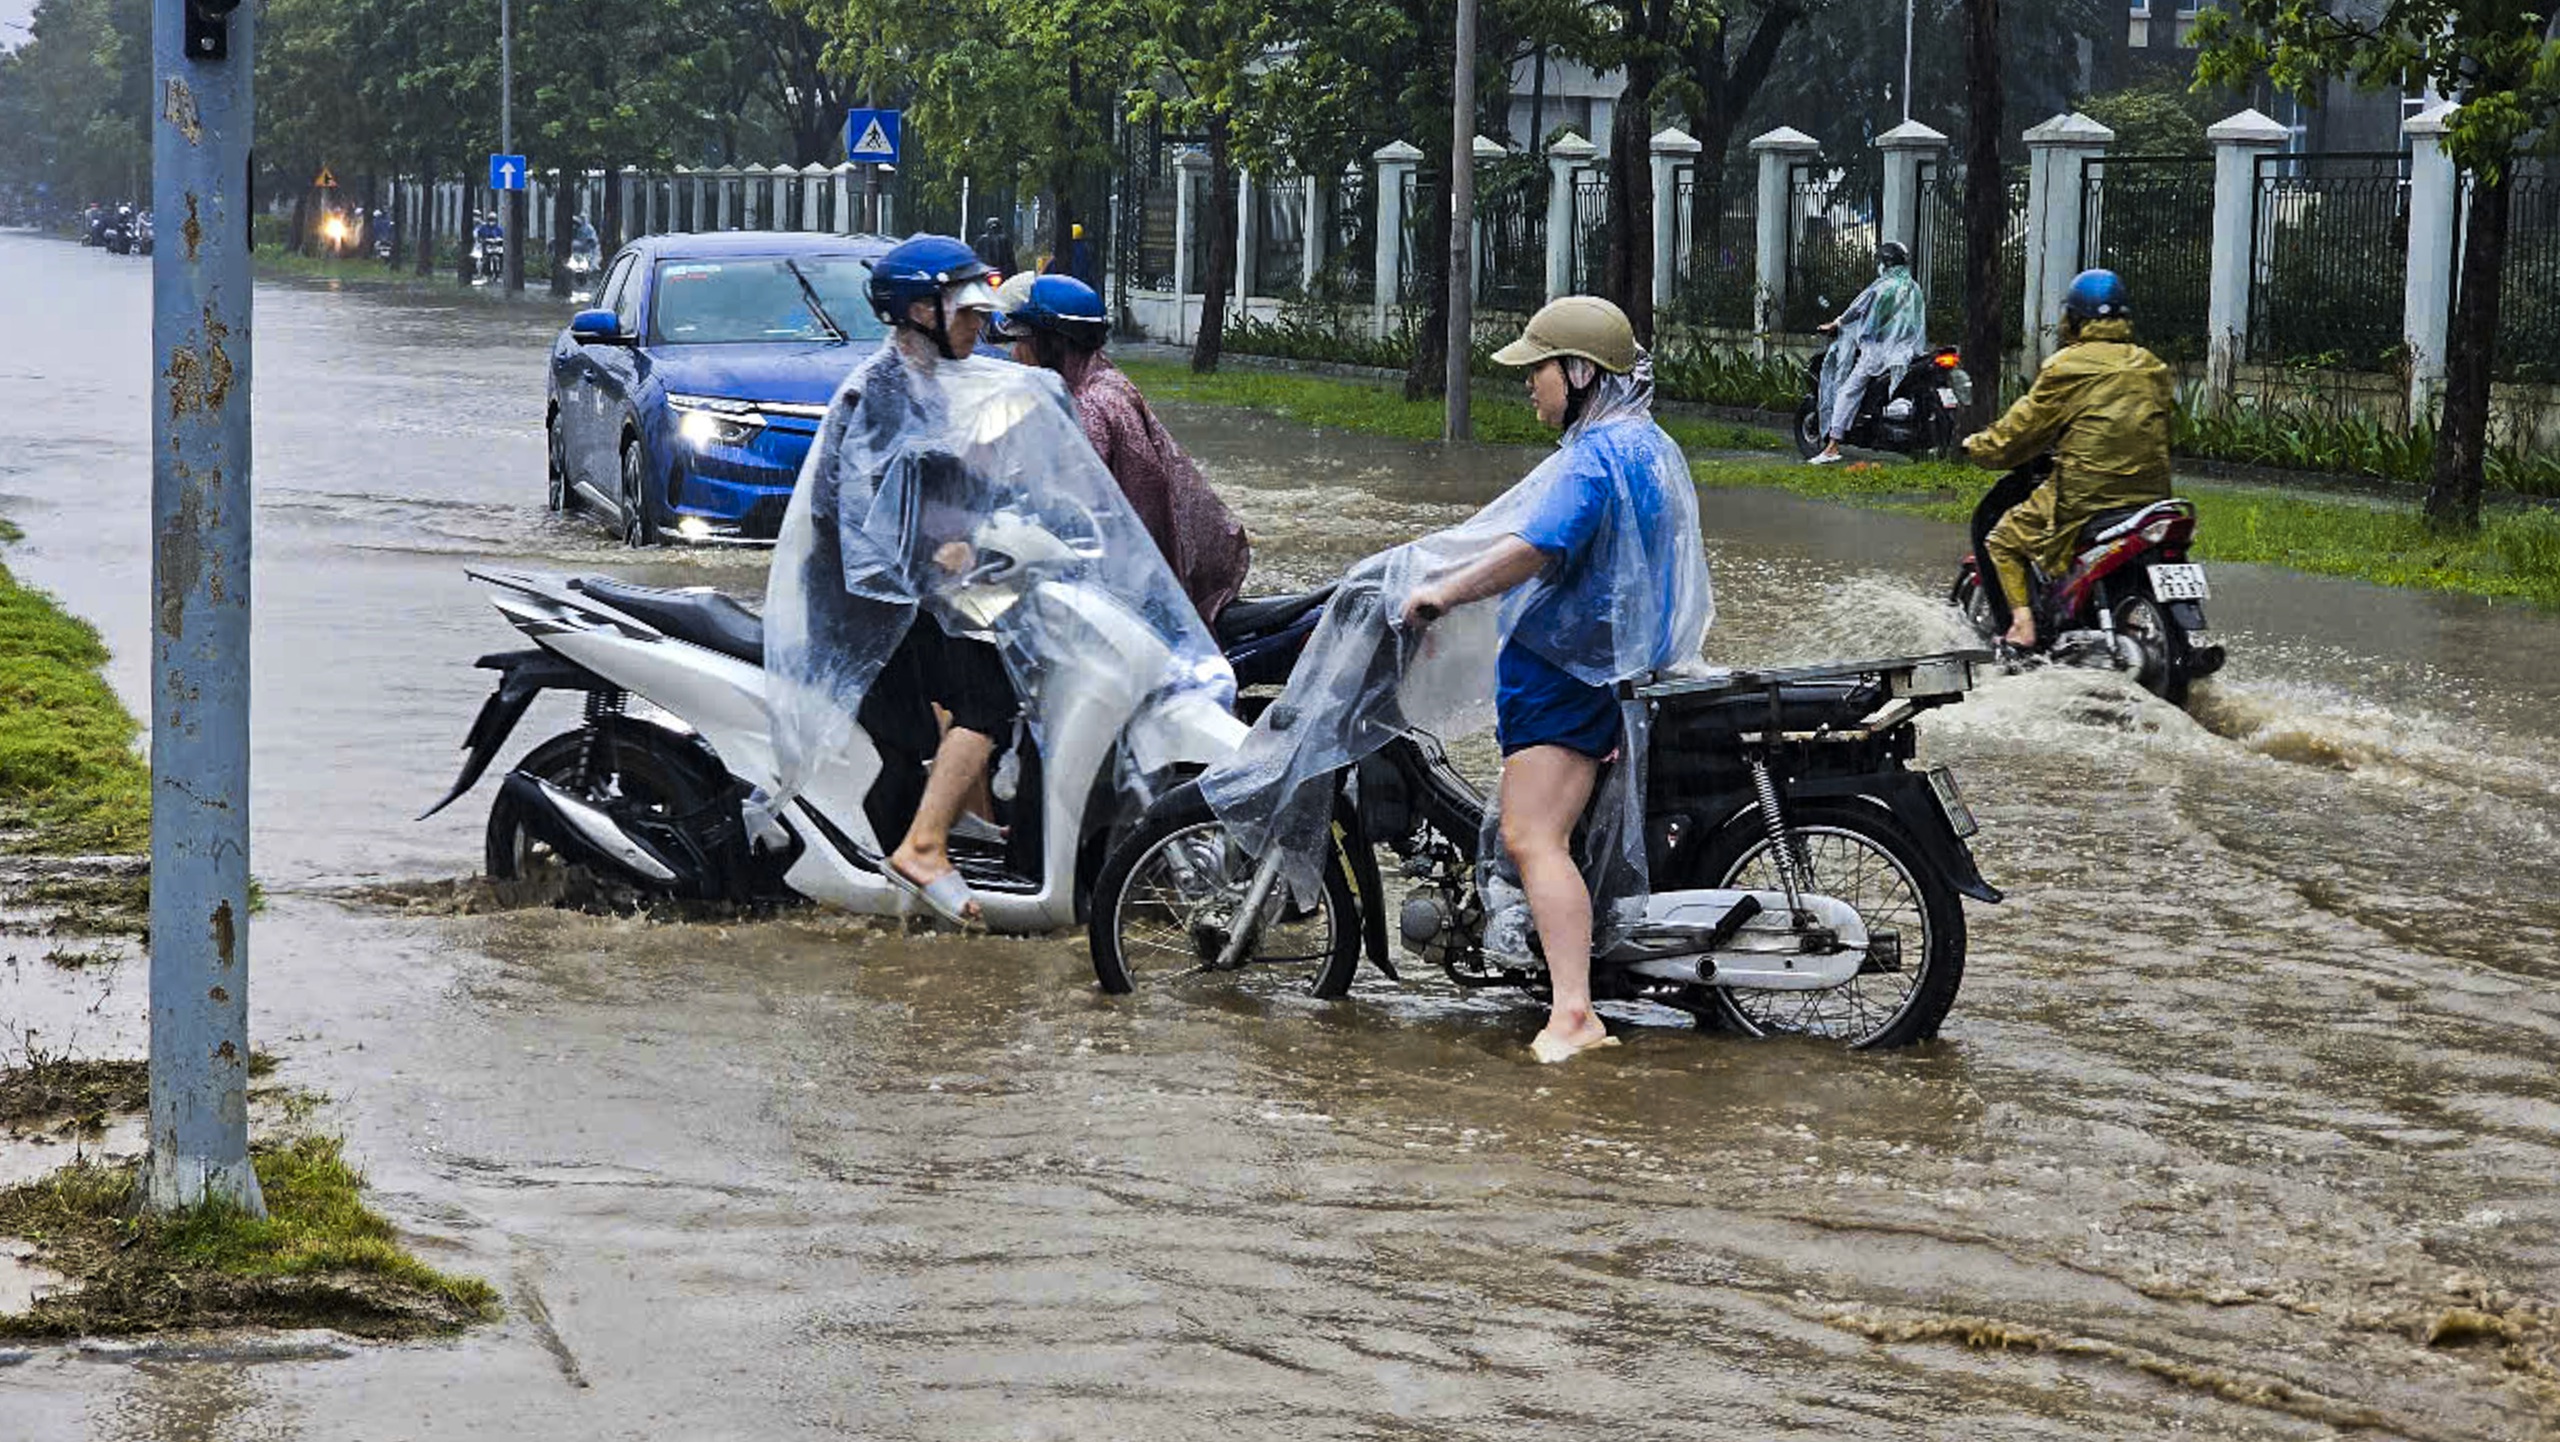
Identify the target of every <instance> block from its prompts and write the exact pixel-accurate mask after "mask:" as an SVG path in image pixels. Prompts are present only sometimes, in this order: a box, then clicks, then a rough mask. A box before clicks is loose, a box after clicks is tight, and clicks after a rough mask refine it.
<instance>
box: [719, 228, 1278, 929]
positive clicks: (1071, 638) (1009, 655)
mask: <svg viewBox="0 0 2560 1442" xmlns="http://www.w3.org/2000/svg"><path fill="white" fill-rule="evenodd" d="M985 274H986V267H985V266H984V264H983V263H981V262H980V261H979V260H978V259H977V257H976V256H975V255H974V254H973V253H971V251H970V250H969V248H968V247H967V246H965V245H963V244H961V243H960V242H959V241H958V240H954V239H949V238H946V237H940V236H919V237H916V238H914V239H911V240H909V241H907V242H905V243H904V244H902V245H899V246H897V247H896V248H894V249H892V250H890V251H889V252H888V253H887V254H885V255H883V256H882V257H880V259H879V260H877V261H875V262H873V265H872V275H871V299H872V303H873V305H874V307H875V308H876V309H878V310H879V311H880V312H881V316H882V319H884V320H886V321H888V322H889V323H890V325H891V330H890V333H889V336H888V338H887V339H886V340H885V341H883V342H882V343H881V346H880V349H879V350H878V351H876V352H874V353H873V354H872V355H871V357H870V358H869V359H867V360H865V361H863V362H862V363H861V364H860V365H858V366H856V367H855V368H854V370H853V373H852V374H851V375H849V376H847V377H846V378H845V381H844V384H843V385H842V386H841V387H840V388H838V390H837V392H836V396H835V399H834V400H833V401H832V402H831V403H830V404H829V405H828V407H827V414H826V419H825V420H824V421H823V422H822V423H821V424H820V427H819V431H818V437H817V439H816V441H815V442H813V443H812V444H811V446H810V448H809V456H808V459H807V461H806V462H804V463H803V465H802V467H801V471H800V479H799V482H798V484H797V485H796V486H795V487H794V488H793V490H792V493H791V504H790V507H789V509H788V510H787V511H786V512H785V513H784V516H783V521H782V528H781V531H780V534H779V535H778V536H777V538H776V540H775V545H774V554H773V564H772V570H771V572H770V574H769V576H768V579H767V582H766V595H765V611H764V619H765V702H766V708H767V710H768V712H769V713H770V719H771V721H772V723H773V740H774V754H775V759H776V762H777V769H778V772H779V776H778V780H777V783H776V786H775V789H774V794H773V795H772V796H769V797H766V798H764V799H763V800H762V802H761V803H760V817H770V816H771V815H773V814H775V813H777V812H779V811H780V810H781V808H782V807H783V806H784V805H785V804H787V803H788V802H789V800H790V799H791V798H792V797H793V796H795V795H797V794H798V793H799V791H800V789H801V788H802V787H804V786H805V785H807V783H808V780H809V777H810V776H811V774H812V773H813V772H814V771H815V770H816V769H817V767H818V765H819V764H820V763H821V762H822V761H823V760H825V759H826V758H828V757H830V756H832V755H834V754H837V753H839V752H841V751H842V749H843V748H844V746H845V745H846V743H847V742H848V740H849V739H850V736H851V732H852V728H853V725H854V722H855V719H856V717H857V715H858V716H859V718H860V720H861V723H862V725H863V727H864V729H865V730H866V731H868V732H870V733H871V734H872V736H873V737H874V738H875V740H884V741H891V742H893V743H894V742H895V741H896V738H898V737H900V736H903V737H904V738H906V744H903V745H900V744H888V745H883V746H882V748H881V749H882V751H883V754H884V759H889V760H890V764H892V765H895V764H896V762H895V761H894V760H893V759H891V758H892V756H893V754H894V753H895V752H897V751H900V750H904V751H906V752H908V753H909V754H920V753H923V752H930V753H932V755H933V758H934V759H933V765H932V767H931V769H930V771H929V772H928V773H927V774H926V776H925V778H924V781H923V786H922V793H921V796H920V797H919V798H918V799H916V800H915V802H914V809H913V820H912V821H911V822H906V823H904V824H906V828H907V829H906V832H905V835H904V837H903V838H902V839H901V840H900V842H899V844H898V846H897V847H896V849H895V850H894V851H891V852H890V853H889V854H888V855H887V856H886V857H885V858H884V861H885V865H884V867H883V869H884V871H885V873H886V874H887V875H888V876H889V877H890V878H891V879H892V880H893V881H894V882H896V883H897V884H899V885H900V886H901V887H903V888H905V889H907V890H910V891H912V892H914V893H916V894H917V895H919V896H921V897H922V898H923V900H924V901H925V902H926V904H927V905H929V906H931V907H932V908H933V909H934V910H935V911H936V912H938V913H940V914H941V915H943V916H944V917H945V918H947V919H949V920H952V921H967V920H971V919H973V918H974V916H975V914H976V910H977V903H976V899H975V898H974V897H973V896H971V895H970V892H969V889H968V884H967V883H966V882H965V881H963V880H962V879H961V877H960V875H959V873H958V871H957V870H956V869H954V868H953V866H952V863H951V858H950V855H949V852H948V849H947V843H948V840H949V836H950V832H951V828H952V826H953V825H954V824H955V823H956V822H957V821H958V819H959V817H960V815H961V812H962V810H963V807H964V803H965V802H966V800H967V798H968V797H969V796H970V795H971V794H973V793H975V792H977V791H979V790H980V788H981V787H982V786H983V784H984V782H985V780H986V778H987V773H988V762H989V760H990V759H991V758H992V756H993V755H994V753H995V751H996V749H997V747H998V745H999V743H1001V742H1003V741H1005V740H1006V739H1008V738H1009V737H1010V735H1011V733H1012V729H1013V725H1014V722H1015V720H1016V718H1017V716H1018V715H1019V714H1020V710H1021V703H1020V701H1019V699H1018V698H1019V697H1020V696H1025V695H1035V694H1038V693H1039V691H1040V690H1041V688H1042V686H1043V684H1044V682H1045V681H1048V680H1050V679H1051V678H1052V677H1053V676H1054V675H1055V674H1056V673H1058V672H1059V671H1062V670H1065V669H1067V668H1072V667H1075V666H1077V665H1080V664H1082V665H1110V666H1114V667H1119V666H1123V665H1125V664H1126V663H1125V661H1124V660H1123V659H1122V658H1121V656H1120V654H1119V653H1118V652H1113V653H1112V654H1110V655H1109V656H1105V655H1104V654H1102V649H1103V642H1102V640H1101V638H1099V637H1098V636H1097V634H1096V633H1095V632H1094V631H1093V630H1092V629H1090V628H1089V627H1088V626H1087V625H1084V624H1081V623H1080V622H1079V621H1078V620H1077V618H1076V617H1074V616H1070V615H1066V614H1061V611H1062V608H1060V607H1056V606H1052V605H1049V604H1047V603H1046V602H1045V600H1044V599H1043V597H1042V595H1041V594H1040V593H1038V592H1036V591H1032V590H1030V589H1028V588H1027V587H1024V586H1020V585H1014V584H1009V583H1008V582H1007V581H1006V579H1005V578H1004V577H1003V576H1002V575H1000V574H997V573H998V572H1000V570H1001V568H1002V567H1004V566H1005V565H1007V564H1018V565H1022V566H1027V567H1029V568H1030V574H1031V575H1032V576H1033V578H1034V579H1041V580H1063V581H1072V582H1079V583H1082V585H1083V587H1084V588H1085V589H1084V591H1083V593H1082V594H1085V595H1087V596H1088V597H1090V596H1091V595H1094V594H1099V595H1102V596H1106V597H1108V598H1109V600H1110V604H1111V605H1112V606H1113V607H1116V608H1117V609H1118V611H1119V612H1125V613H1126V615H1127V616H1131V617H1134V618H1136V619H1137V621H1138V622H1139V623H1140V624H1141V626H1142V627H1143V628H1144V629H1145V631H1146V632H1148V633H1150V634H1152V635H1153V637H1154V638H1155V640H1157V641H1158V642H1160V643H1161V645H1162V649H1163V653H1164V655H1165V656H1166V657H1167V658H1168V659H1167V660H1166V661H1165V663H1164V665H1163V670H1162V673H1161V674H1160V675H1155V676H1148V677H1140V678H1136V680H1137V682H1138V684H1139V685H1140V687H1141V688H1142V690H1141V694H1142V695H1144V696H1146V697H1148V698H1149V700H1150V701H1151V702H1152V701H1155V700H1161V699H1163V698H1165V697H1168V696H1171V695H1174V694H1179V693H1187V692H1190V691H1194V690H1200V691H1209V692H1215V693H1216V694H1217V699H1219V700H1220V701H1221V702H1222V703H1224V702H1227V701H1231V700H1232V698H1233V695H1234V685H1235V682H1234V673H1233V672H1232V671H1231V670H1229V668H1228V667H1227V665H1226V662H1225V661H1224V659H1223V658H1222V657H1221V656H1220V655H1219V653H1218V649H1217V645H1216V643H1215V642H1214V641H1212V640H1211V639H1210V637H1209V633H1208V630H1207V628H1206V627H1204V626H1203V625H1202V624H1201V622H1200V618H1199V615H1198V613H1197V612H1195V611H1194V610H1193V609H1192V606H1191V602H1190V600H1189V598H1187V597H1186V596H1185V595H1184V594H1183V591H1182V587H1181V586H1180V585H1179V584H1177V583H1176V582H1175V580H1174V579H1173V574H1172V572H1170V571H1168V570H1167V569H1166V568H1165V564H1164V560H1163V558H1162V557H1161V556H1160V555H1158V554H1157V551H1156V547H1155V543H1154V542H1153V541H1152V540H1150V539H1149V538H1148V535H1147V531H1146V527H1145V526H1144V525H1142V524H1141V523H1140V522H1139V520H1138V517H1137V514H1136V512H1134V511H1132V510H1131V509H1130V508H1129V503H1128V501H1127V499H1126V498H1124V497H1123V496H1122V495H1121V494H1120V488H1119V486H1118V484H1117V483H1115V482H1114V481H1113V480H1112V479H1111V473H1110V472H1109V471H1107V470H1105V469H1103V466H1102V462H1101V460H1100V458H1099V457H1097V456H1095V455H1094V453H1093V448H1092V447H1091V446H1090V445H1088V444H1087V443H1086V442H1085V438H1084V432H1083V429H1082V428H1081V427H1080V426H1079V425H1078V424H1077V421H1076V417H1075V412H1074V409H1073V406H1072V403H1071V402H1070V401H1069V400H1068V397H1067V393H1066V390H1065V388H1064V387H1063V386H1061V385H1060V384H1059V382H1058V378H1057V377H1056V376H1054V375H1051V374H1049V373H1048V372H1045V371H1041V370H1037V369H1034V368H1032V367H1029V366H1020V365H1014V364H1011V363H1009V362H1005V361H999V360H992V359H989V358H986V357H983V356H975V355H972V354H971V352H972V350H973V349H974V347H975V344H976V341H977V337H978V334H979V332H980V331H981V329H982V328H983V324H984V321H985V318H986V315H987V313H988V312H990V311H992V310H993V309H994V307H995V303H996V301H995V295H994V292H993V291H992V290H990V289H989V288H988V286H987V284H986V281H985ZM997 541H1000V542H1001V548H1000V549H993V548H991V547H992V545H993V543H994V542H997ZM1007 596H1019V597H1023V598H1025V599H1020V600H1018V601H1016V602H1015V603H1013V604H1010V605H1001V606H999V605H995V604H991V603H993V602H996V601H999V600H1001V598H1004V597H1007ZM928 701H930V702H931V703H933V704H934V705H937V706H939V707H941V708H942V709H943V710H944V712H945V713H946V714H947V716H948V718H949V725H948V727H947V729H945V730H944V731H943V733H942V734H941V735H940V736H939V738H938V739H937V738H936V737H935V734H934V725H935V723H934V720H933V718H932V716H931V714H930V713H929V712H927V711H925V710H924V705H925V703H926V702H928ZM884 790H886V791H887V792H889V793H891V794H894V793H895V792H896V790H897V782H896V779H895V778H887V779H884V782H883V783H882V785H881V786H875V788H874V796H873V800H874V802H875V803H876V802H877V799H878V798H879V796H880V795H882V794H883V792H884ZM1033 800H1034V804H1036V798H1034V799H1033ZM894 809H895V808H892V811H894ZM880 814H881V809H880V808H879V807H878V806H877V805H876V804H875V805H874V806H873V807H872V808H871V810H870V813H869V814H867V815H865V816H860V817H835V818H831V819H833V820H835V821H836V822H837V824H839V825H841V826H843V827H845V829H846V830H847V831H848V832H850V833H852V834H854V835H855V838H856V840H857V842H858V843H860V844H862V845H864V846H865V847H867V848H869V849H870V850H871V851H872V852H873V854H874V855H875V856H876V855H877V854H878V851H879V843H878V833H877V832H876V831H875V830H874V820H875V818H877V817H878V816H879V815H880ZM888 824H897V823H896V822H891V823H888Z"/></svg>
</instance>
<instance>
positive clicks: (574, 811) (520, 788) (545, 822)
mask: <svg viewBox="0 0 2560 1442" xmlns="http://www.w3.org/2000/svg"><path fill="white" fill-rule="evenodd" d="M500 794H501V795H503V796H507V797H510V798H512V799H513V800H514V801H515V802H516V804H517V805H518V806H520V807H522V808H523V809H524V812H525V817H526V824H527V825H528V826H529V827H530V828H531V829H532V831H533V833H534V834H535V835H536V836H538V837H540V838H541V839H543V840H544V841H547V842H550V843H551V844H552V845H553V846H556V847H558V848H560V850H561V851H562V852H563V853H565V854H566V855H567V856H568V857H569V859H570V860H572V861H576V862H580V863H583V864H585V865H588V866H592V867H597V868H599V869H602V870H607V871H619V872H622V873H624V874H626V875H628V876H631V877H633V878H635V879H637V880H640V881H644V882H649V883H653V884H655V885H659V886H669V885H673V884H674V883H675V881H676V871H675V868H674V867H671V866H669V865H667V863H666V861H665V860H664V859H663V858H661V857H660V856H659V855H658V853H657V852H655V851H653V850H651V849H650V848H649V847H648V846H647V845H645V844H643V843H642V842H641V841H640V840H639V839H638V838H636V837H634V836H632V835H631V833H629V832H627V831H625V830H623V829H622V827H621V825H620V823H618V822H616V821H615V820H614V819H613V818H612V817H610V816H608V815H606V814H605V813H604V812H603V811H601V810H599V809H597V808H596V807H595V806H593V805H591V804H589V803H588V802H586V801H584V800H581V799H580V798H578V797H576V796H572V795H570V794H569V793H568V792H566V791H563V790H561V789H560V788H559V787H557V786H554V785H552V784H551V783H550V782H548V781H545V780H543V779H542V778H541V777H539V776H528V775H526V774H525V773H523V772H521V771H516V772H511V773H509V774H508V776H507V779H506V783H505V784H504V785H503V786H502V787H501V788H500Z"/></svg>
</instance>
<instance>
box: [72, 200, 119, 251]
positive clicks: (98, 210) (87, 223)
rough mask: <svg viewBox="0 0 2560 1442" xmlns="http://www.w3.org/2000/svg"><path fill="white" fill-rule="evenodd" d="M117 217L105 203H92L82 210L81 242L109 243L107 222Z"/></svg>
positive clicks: (97, 244) (91, 243)
mask: <svg viewBox="0 0 2560 1442" xmlns="http://www.w3.org/2000/svg"><path fill="white" fill-rule="evenodd" d="M113 219H115V217H114V215H113V214H111V213H110V212H109V211H108V210H107V208H106V207H105V206H103V205H92V206H90V207H89V208H88V209H86V210H83V211H81V212H80V243H81V244H82V245H95V246H103V245H105V244H106V243H107V222H108V221H110V220H113Z"/></svg>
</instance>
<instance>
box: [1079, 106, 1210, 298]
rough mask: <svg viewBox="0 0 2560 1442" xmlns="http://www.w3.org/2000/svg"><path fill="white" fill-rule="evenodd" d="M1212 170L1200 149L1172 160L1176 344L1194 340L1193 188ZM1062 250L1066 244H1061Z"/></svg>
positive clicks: (1197, 210)
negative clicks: (1192, 304)
mask: <svg viewBox="0 0 2560 1442" xmlns="http://www.w3.org/2000/svg"><path fill="white" fill-rule="evenodd" d="M1208 173H1209V157H1208V156H1206V155H1203V154H1201V153H1200V152H1199V151H1197V150H1186V151H1184V152H1182V154H1181V155H1179V156H1177V157H1175V159H1174V162H1173V341H1174V344H1176V345H1189V344H1190V343H1191V287H1192V284H1193V282H1195V281H1197V280H1198V279H1199V277H1198V276H1195V275H1193V274H1192V273H1191V232H1192V228H1193V227H1194V226H1197V225H1198V224H1199V223H1200V206H1199V202H1198V201H1197V200H1196V199H1194V198H1193V196H1192V192H1193V191H1195V190H1197V189H1199V188H1200V184H1199V183H1200V179H1201V177H1203V176H1205V175H1207V174H1208ZM1060 249H1061V251H1062V252H1063V250H1064V247H1063V246H1061V247H1060Z"/></svg>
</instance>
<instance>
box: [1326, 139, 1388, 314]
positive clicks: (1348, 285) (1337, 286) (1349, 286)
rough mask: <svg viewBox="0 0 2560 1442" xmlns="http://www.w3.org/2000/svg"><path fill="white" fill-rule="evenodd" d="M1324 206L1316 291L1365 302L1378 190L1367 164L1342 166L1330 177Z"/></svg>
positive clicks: (1374, 269)
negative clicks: (1322, 234) (1322, 236)
mask: <svg viewBox="0 0 2560 1442" xmlns="http://www.w3.org/2000/svg"><path fill="white" fill-rule="evenodd" d="M1332 190H1333V194H1332V197H1331V199H1330V200H1329V201H1327V202H1326V204H1325V207H1324V214H1325V222H1326V223H1325V233H1324V251H1323V253H1322V254H1321V255H1319V256H1318V257H1317V263H1316V290H1317V292H1318V293H1319V294H1322V295H1325V296H1328V297H1334V298H1339V299H1344V300H1359V301H1366V300H1368V299H1369V298H1370V296H1371V295H1372V294H1374V293H1375V290H1376V286H1377V275H1378V192H1377V183H1376V181H1375V180H1374V179H1373V178H1372V175H1371V172H1370V171H1369V169H1368V167H1366V166H1361V165H1349V166H1345V167H1344V168H1343V170H1342V173H1341V174H1339V175H1337V176H1335V177H1334V180H1333V187H1332Z"/></svg>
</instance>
